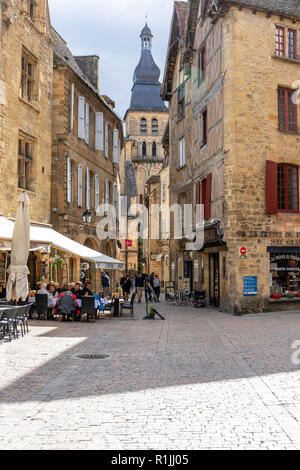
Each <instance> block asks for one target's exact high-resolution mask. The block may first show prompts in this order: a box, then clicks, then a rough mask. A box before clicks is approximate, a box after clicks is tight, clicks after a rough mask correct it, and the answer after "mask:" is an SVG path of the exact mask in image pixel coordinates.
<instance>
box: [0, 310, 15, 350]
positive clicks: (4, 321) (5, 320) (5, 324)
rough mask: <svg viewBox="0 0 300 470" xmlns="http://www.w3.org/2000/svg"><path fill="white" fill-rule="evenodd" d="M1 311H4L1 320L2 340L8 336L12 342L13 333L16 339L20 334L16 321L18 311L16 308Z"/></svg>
mask: <svg viewBox="0 0 300 470" xmlns="http://www.w3.org/2000/svg"><path fill="white" fill-rule="evenodd" d="M1 313H2V316H1V321H0V328H1V340H3V339H4V338H5V337H6V336H8V339H9V341H10V342H11V337H12V335H13V337H14V339H17V338H18V335H19V334H18V329H17V326H16V322H15V318H16V315H17V311H16V309H15V308H10V309H7V310H3V311H2V312H1Z"/></svg>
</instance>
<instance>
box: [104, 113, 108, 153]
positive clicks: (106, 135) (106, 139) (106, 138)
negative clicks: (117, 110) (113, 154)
mask: <svg viewBox="0 0 300 470" xmlns="http://www.w3.org/2000/svg"><path fill="white" fill-rule="evenodd" d="M108 152H109V148H108V122H105V152H104V156H105V158H108Z"/></svg>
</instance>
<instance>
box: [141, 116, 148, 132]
mask: <svg viewBox="0 0 300 470" xmlns="http://www.w3.org/2000/svg"><path fill="white" fill-rule="evenodd" d="M141 134H143V135H146V134H147V119H145V118H142V119H141Z"/></svg>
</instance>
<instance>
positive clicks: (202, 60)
mask: <svg viewBox="0 0 300 470" xmlns="http://www.w3.org/2000/svg"><path fill="white" fill-rule="evenodd" d="M198 62H199V63H198V86H200V85H201V83H202V82H203V80H204V79H205V68H206V52H205V47H203V48H202V49H201V51H200V52H199V58H198Z"/></svg>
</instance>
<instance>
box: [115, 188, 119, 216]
mask: <svg viewBox="0 0 300 470" xmlns="http://www.w3.org/2000/svg"><path fill="white" fill-rule="evenodd" d="M118 206H119V195H118V186H117V185H116V184H114V208H115V211H116V217H118Z"/></svg>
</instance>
